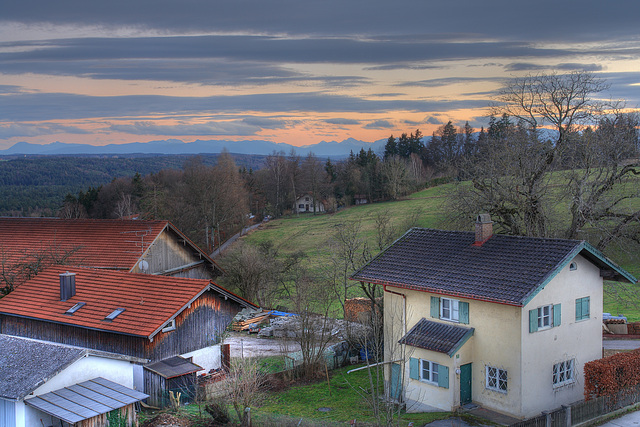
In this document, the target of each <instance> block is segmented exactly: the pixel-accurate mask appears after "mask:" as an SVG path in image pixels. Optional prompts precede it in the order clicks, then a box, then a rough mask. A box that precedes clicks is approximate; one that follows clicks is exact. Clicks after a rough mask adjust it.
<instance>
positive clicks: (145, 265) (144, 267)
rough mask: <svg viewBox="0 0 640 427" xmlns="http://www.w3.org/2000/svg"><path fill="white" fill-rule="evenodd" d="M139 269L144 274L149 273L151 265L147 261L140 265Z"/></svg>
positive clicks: (141, 262)
mask: <svg viewBox="0 0 640 427" xmlns="http://www.w3.org/2000/svg"><path fill="white" fill-rule="evenodd" d="M138 268H140V271H142V272H143V273H146V272H147V271H149V263H148V262H147V261H145V260H142V261H140V262H139V263H138Z"/></svg>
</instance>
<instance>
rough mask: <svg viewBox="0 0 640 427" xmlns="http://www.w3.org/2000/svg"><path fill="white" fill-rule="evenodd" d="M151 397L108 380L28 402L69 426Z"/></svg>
mask: <svg viewBox="0 0 640 427" xmlns="http://www.w3.org/2000/svg"><path fill="white" fill-rule="evenodd" d="M147 397H149V396H148V395H146V394H144V393H140V392H138V391H135V390H132V389H130V388H127V387H124V386H122V385H120V384H117V383H114V382H113V381H109V380H107V379H104V378H101V377H99V378H94V379H93V380H89V381H85V382H83V383H80V384H76V385H74V386H71V387H65V388H63V389H60V390H56V391H52V392H49V393H45V394H43V395H40V396H35V397H32V398H29V399H25V403H26V404H27V405H29V406H32V407H34V408H36V409H39V410H41V411H43V412H45V413H47V414H50V415H52V416H54V417H56V418H58V419H61V420H62V421H66V422H68V423H71V424H73V423H77V422H80V421H82V420H86V419H89V418H93V417H95V416H98V415H100V414H105V413H107V412H110V411H113V410H114V409H119V408H122V407H124V406H127V405H129V404H131V403H135V402H138V401H140V400H143V399H146V398H147Z"/></svg>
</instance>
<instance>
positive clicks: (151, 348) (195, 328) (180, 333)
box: [144, 291, 242, 361]
mask: <svg viewBox="0 0 640 427" xmlns="http://www.w3.org/2000/svg"><path fill="white" fill-rule="evenodd" d="M241 308H242V307H241V306H240V304H238V303H237V302H235V301H232V300H230V299H228V300H225V299H224V297H221V296H220V295H219V294H217V293H216V292H214V291H209V292H205V293H204V294H203V295H201V296H200V298H198V299H197V300H196V301H194V302H193V303H192V304H191V307H189V308H187V309H185V310H184V311H183V312H182V313H180V314H179V315H178V316H177V317H176V329H175V330H173V331H169V332H159V333H158V334H157V335H156V336H155V337H154V338H153V342H149V341H147V342H146V343H145V356H144V357H145V358H147V359H151V360H152V361H156V360H162V359H166V358H168V357H172V356H176V355H178V354H184V353H188V352H191V351H194V350H198V349H201V348H204V347H208V346H211V345H214V344H218V343H219V342H220V339H221V336H222V334H223V333H224V331H225V329H227V327H228V326H229V325H230V324H231V320H232V319H233V317H234V316H235V315H236V314H237V313H238V311H240V310H241Z"/></svg>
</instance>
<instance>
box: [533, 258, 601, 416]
mask: <svg viewBox="0 0 640 427" xmlns="http://www.w3.org/2000/svg"><path fill="white" fill-rule="evenodd" d="M573 261H574V262H575V263H576V265H577V269H576V270H575V271H571V270H570V268H569V264H567V265H566V266H565V267H564V268H563V269H562V270H561V271H560V272H559V273H558V274H557V275H556V276H555V277H554V279H553V280H552V281H551V282H550V283H549V284H548V285H547V286H546V287H545V288H544V289H543V290H542V291H541V292H540V293H538V294H537V295H536V296H535V297H534V298H533V299H532V300H531V301H530V302H529V303H528V304H527V305H526V306H525V307H524V308H523V316H522V317H523V318H522V322H521V334H522V355H523V363H522V378H523V384H524V385H526V387H523V396H522V412H521V415H522V416H523V417H531V416H535V415H539V414H540V412H541V411H544V410H550V409H555V408H558V407H560V406H561V405H563V404H569V403H573V402H575V401H578V400H581V399H582V398H583V397H584V396H583V393H584V372H583V367H584V364H585V363H586V362H589V361H591V360H595V359H599V358H601V357H602V325H601V323H602V303H603V301H602V299H603V287H602V285H603V283H602V282H603V281H602V278H601V277H600V271H599V269H598V267H596V266H595V265H593V264H592V263H591V262H589V261H588V260H586V259H585V258H583V257H582V256H577V257H576V258H575V259H574V260H573ZM587 296H588V297H590V317H589V319H585V320H580V321H576V316H575V311H576V310H575V300H576V298H582V297H587ZM548 304H561V313H562V314H561V322H560V326H554V327H552V328H549V329H545V330H539V331H537V332H533V333H530V332H529V319H528V313H529V310H531V309H536V308H537V307H540V306H544V305H548ZM570 359H575V374H576V375H575V376H576V381H575V383H573V384H571V385H565V386H562V387H559V388H554V387H553V381H552V375H553V365H554V364H556V363H559V362H563V361H567V360H570Z"/></svg>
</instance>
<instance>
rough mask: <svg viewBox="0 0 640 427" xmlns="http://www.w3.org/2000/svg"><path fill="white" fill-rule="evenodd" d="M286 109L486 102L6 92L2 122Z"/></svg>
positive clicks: (428, 107)
mask: <svg viewBox="0 0 640 427" xmlns="http://www.w3.org/2000/svg"><path fill="white" fill-rule="evenodd" d="M248 106H249V107H250V108H251V109H254V110H256V111H266V112H283V111H284V112H286V111H308V112H323V113H326V112H362V113H368V112H370V113H376V112H385V111H393V110H403V111H425V112H428V111H438V110H442V109H447V110H448V109H457V108H483V107H485V106H486V102H485V101H462V100H461V101H416V100H373V101H372V100H366V99H362V98H356V97H348V96H338V95H327V94H322V93H284V94H282V93H274V94H256V95H239V96H212V97H171V96H158V95H133V96H101V97H92V96H85V95H72V94H58V93H38V94H32V93H22V94H17V95H6V96H4V97H3V100H2V103H0V121H12V120H14V121H27V120H55V119H83V118H95V117H106V118H109V117H129V118H136V117H145V116H149V115H154V114H216V113H226V114H229V113H231V112H237V113H242V112H243V111H245V110H246V109H247V108H249V107H248Z"/></svg>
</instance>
